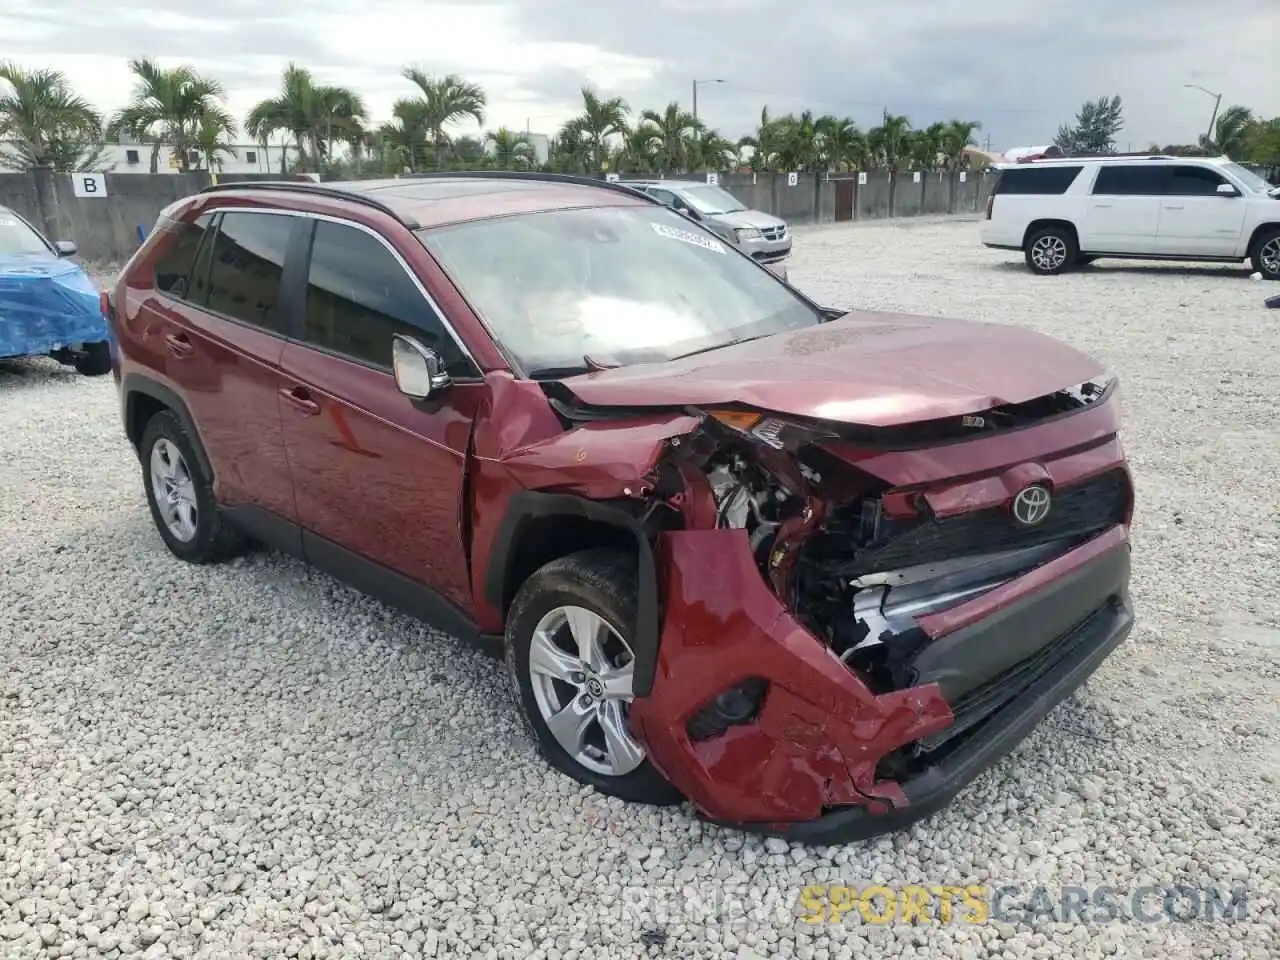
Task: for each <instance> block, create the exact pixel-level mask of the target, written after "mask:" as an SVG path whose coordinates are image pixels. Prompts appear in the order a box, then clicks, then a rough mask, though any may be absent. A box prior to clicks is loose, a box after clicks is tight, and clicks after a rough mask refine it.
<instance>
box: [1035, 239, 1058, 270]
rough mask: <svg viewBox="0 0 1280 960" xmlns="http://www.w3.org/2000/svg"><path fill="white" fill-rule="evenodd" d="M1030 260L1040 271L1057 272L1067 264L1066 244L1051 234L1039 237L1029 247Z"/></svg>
mask: <svg viewBox="0 0 1280 960" xmlns="http://www.w3.org/2000/svg"><path fill="white" fill-rule="evenodd" d="M1031 260H1032V262H1033V263H1034V264H1035V265H1036V267H1038V268H1039V269H1041V270H1057V269H1058V268H1059V267H1061V266H1062V265H1063V264H1064V263H1066V262H1067V244H1066V243H1065V241H1063V239H1062V238H1061V237H1059V236H1055V235H1053V234H1050V235H1048V236H1044V237H1040V238H1039V239H1038V240H1036V242H1035V243H1033V244H1032V245H1031Z"/></svg>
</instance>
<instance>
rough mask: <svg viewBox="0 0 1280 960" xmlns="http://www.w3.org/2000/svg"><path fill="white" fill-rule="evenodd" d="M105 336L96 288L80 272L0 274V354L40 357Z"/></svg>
mask: <svg viewBox="0 0 1280 960" xmlns="http://www.w3.org/2000/svg"><path fill="white" fill-rule="evenodd" d="M106 339H107V321H106V318H105V317H104V316H103V315H102V307H101V301H100V299H99V295H98V292H97V291H96V290H95V289H94V288H93V286H92V284H90V283H89V281H88V278H86V277H85V276H84V274H82V273H80V272H79V271H75V272H72V273H66V274H62V275H61V276H56V277H50V276H20V275H16V276H15V275H13V274H0V357H32V356H42V355H44V354H47V353H53V352H54V351H55V350H60V349H62V348H64V347H69V346H72V345H73V344H81V343H100V342H101V341H103V340H106Z"/></svg>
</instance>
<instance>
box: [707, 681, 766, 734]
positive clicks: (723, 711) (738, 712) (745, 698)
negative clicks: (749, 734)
mask: <svg viewBox="0 0 1280 960" xmlns="http://www.w3.org/2000/svg"><path fill="white" fill-rule="evenodd" d="M767 687H768V682H767V681H766V680H764V679H763V678H761V677H751V678H749V679H747V680H743V681H742V682H741V683H739V684H737V685H736V686H733V687H730V688H729V689H727V690H723V691H721V692H720V693H719V694H717V695H716V697H715V699H713V700H712V701H711V702H710V703H709V704H707V705H706V706H705V707H703V708H702V709H701V710H699V711H698V712H697V713H695V714H694V715H693V717H692V718H691V719H690V720H689V724H688V727H687V730H688V734H689V739H690V740H695V741H696V740H710V739H711V738H712V737H718V736H720V735H721V734H722V733H724V732H725V731H726V730H728V729H729V728H730V727H735V726H741V725H742V724H746V723H750V722H751V721H753V720H754V719H755V718H756V717H757V716H758V715H759V713H760V707H761V705H762V704H763V703H764V693H765V690H766V688H767Z"/></svg>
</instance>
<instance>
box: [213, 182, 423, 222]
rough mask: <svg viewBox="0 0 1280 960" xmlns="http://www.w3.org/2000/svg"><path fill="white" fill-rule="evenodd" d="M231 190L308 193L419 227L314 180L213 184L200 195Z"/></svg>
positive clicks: (366, 198) (356, 194) (384, 207)
mask: <svg viewBox="0 0 1280 960" xmlns="http://www.w3.org/2000/svg"><path fill="white" fill-rule="evenodd" d="M232 190H279V191H284V192H286V193H309V194H311V195H312V196H318V197H331V198H333V199H334V200H347V201H350V202H351V203H359V204H362V205H363V206H366V207H372V208H373V209H375V210H377V211H379V212H381V213H385V214H386V215H387V216H389V217H392V218H394V219H395V220H396V221H397V222H398V223H401V224H403V225H404V226H406V227H408V228H409V229H410V230H417V229H418V228H419V227H420V226H422V225H421V224H420V223H418V221H417V220H415V219H414V218H413V217H408V216H405V215H404V214H403V213H399V212H397V211H396V210H394V209H392V208H391V207H389V206H387V205H386V204H385V203H383V202H382V201H381V200H376V199H374V198H373V197H371V196H369V195H368V194H367V193H362V192H360V191H358V190H342V189H340V188H338V187H330V186H326V185H325V184H323V183H316V182H315V181H314V180H245V181H240V182H232V183H215V184H213V185H212V186H208V187H205V188H204V189H203V190H201V191H200V192H201V193H222V192H224V191H232Z"/></svg>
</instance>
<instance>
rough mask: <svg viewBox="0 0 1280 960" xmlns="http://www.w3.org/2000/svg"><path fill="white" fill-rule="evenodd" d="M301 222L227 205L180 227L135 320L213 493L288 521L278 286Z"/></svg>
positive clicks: (283, 310) (283, 314)
mask: <svg viewBox="0 0 1280 960" xmlns="http://www.w3.org/2000/svg"><path fill="white" fill-rule="evenodd" d="M303 226H304V222H303V221H302V220H301V219H300V218H298V217H292V216H284V215H281V214H276V213H269V212H265V211H249V210H235V211H230V212H225V213H218V214H214V215H210V214H206V215H204V216H202V217H200V218H199V219H197V220H196V221H195V222H194V223H191V224H187V225H185V226H184V227H182V228H180V230H181V232H180V234H179V236H178V237H177V238H176V241H175V242H174V244H173V245H172V246H171V247H170V249H169V251H168V252H167V253H166V255H165V256H163V257H161V258H160V259H159V261H158V262H157V264H156V282H155V290H156V293H157V296H155V297H152V298H149V299H148V300H147V301H146V303H145V305H144V308H143V309H144V310H145V311H147V312H148V313H149V316H148V318H147V322H146V323H145V324H143V325H142V327H143V329H144V339H145V341H146V342H147V343H148V344H149V346H150V348H151V350H152V355H153V358H154V359H153V361H152V363H153V367H154V369H156V370H157V371H162V372H163V375H164V377H166V378H167V379H168V381H169V385H170V386H171V387H172V388H174V389H175V390H176V391H177V393H178V394H179V395H180V396H181V397H182V398H183V400H184V401H185V402H186V404H187V407H188V409H189V411H190V413H191V417H192V419H193V420H194V422H195V425H196V429H197V430H198V431H199V433H200V439H201V441H202V442H203V443H204V446H205V449H206V451H207V452H208V454H209V459H210V460H211V462H212V465H213V470H214V474H215V494H216V496H217V499H218V501H219V502H220V503H223V504H225V505H228V506H252V507H258V508H261V509H263V510H265V511H268V512H269V513H271V514H274V515H276V516H277V517H280V518H283V519H286V520H290V521H292V520H294V519H295V510H294V505H293V484H292V480H291V479H290V476H289V466H288V461H287V460H286V458H285V451H284V436H283V434H282V432H281V423H280V406H279V396H278V394H279V391H280V387H281V380H280V368H279V364H280V354H281V353H282V351H283V350H284V344H285V337H286V335H287V332H288V330H289V306H288V305H287V304H286V303H285V302H282V299H281V296H280V290H281V286H282V283H283V282H284V280H285V273H286V269H288V268H287V267H286V261H287V258H288V256H289V253H290V247H291V245H292V244H294V241H295V240H297V239H300V237H301V234H300V233H299V232H298V231H300V230H301V229H302V227H303ZM297 268H300V264H299V265H298V267H295V269H297Z"/></svg>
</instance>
